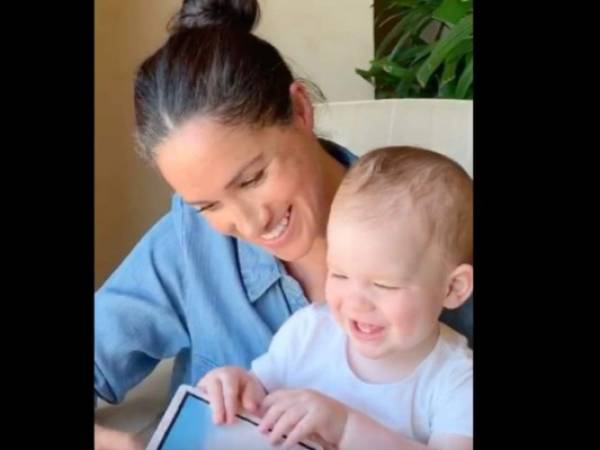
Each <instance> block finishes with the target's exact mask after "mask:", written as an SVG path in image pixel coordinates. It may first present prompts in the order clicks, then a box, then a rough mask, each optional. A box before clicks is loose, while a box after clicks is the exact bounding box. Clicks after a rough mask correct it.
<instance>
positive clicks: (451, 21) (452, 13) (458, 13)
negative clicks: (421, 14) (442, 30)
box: [433, 0, 470, 26]
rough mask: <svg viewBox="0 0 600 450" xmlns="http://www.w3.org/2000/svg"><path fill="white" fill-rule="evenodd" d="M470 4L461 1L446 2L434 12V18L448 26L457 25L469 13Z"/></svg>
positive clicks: (445, 0) (450, 0)
mask: <svg viewBox="0 0 600 450" xmlns="http://www.w3.org/2000/svg"><path fill="white" fill-rule="evenodd" d="M469 12H470V11H469V4H468V3H467V2H465V1H461V0H444V1H443V2H442V4H441V5H440V6H439V8H437V9H436V10H435V11H434V12H433V18H434V19H437V20H439V21H441V22H444V23H445V24H447V25H448V26H453V25H456V24H457V23H458V22H459V21H460V19H462V18H463V17H465V16H466V15H467V13H469Z"/></svg>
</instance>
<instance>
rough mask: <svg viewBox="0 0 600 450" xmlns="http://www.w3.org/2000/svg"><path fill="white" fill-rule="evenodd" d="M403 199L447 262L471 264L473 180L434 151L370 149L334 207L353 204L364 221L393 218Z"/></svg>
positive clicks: (351, 173) (352, 171) (349, 175)
mask: <svg viewBox="0 0 600 450" xmlns="http://www.w3.org/2000/svg"><path fill="white" fill-rule="evenodd" d="M407 201H408V206H409V208H410V211H414V212H417V213H418V214H420V216H421V219H423V221H424V223H425V224H426V226H427V227H428V231H429V233H430V236H431V238H432V239H433V240H434V241H435V242H437V244H439V246H440V248H441V249H442V251H443V252H444V254H445V256H446V257H447V258H448V259H449V261H450V262H452V263H453V264H456V265H459V264H463V263H466V264H472V263H473V181H472V179H471V177H470V176H469V175H468V174H467V172H466V171H465V170H464V169H463V168H462V167H461V166H460V165H459V164H458V163H457V162H455V161H453V160H452V159H450V158H448V157H446V156H444V155H442V154H440V153H436V152H433V151H431V150H426V149H423V148H418V147H410V146H397V147H384V148H379V149H376V150H372V151H370V152H369V153H367V154H365V155H364V156H362V157H361V158H360V159H359V160H358V161H357V162H356V163H355V164H354V165H353V166H352V167H351V168H350V170H349V171H348V173H347V174H346V176H345V177H344V179H343V181H342V183H341V185H340V187H339V190H338V193H337V194H336V198H335V200H334V208H339V206H340V205H343V206H344V207H346V206H351V205H354V206H356V207H357V209H360V211H361V212H360V214H362V215H363V216H364V217H365V218H376V217H394V214H397V213H398V212H399V211H400V208H401V207H403V206H406V205H407Z"/></svg>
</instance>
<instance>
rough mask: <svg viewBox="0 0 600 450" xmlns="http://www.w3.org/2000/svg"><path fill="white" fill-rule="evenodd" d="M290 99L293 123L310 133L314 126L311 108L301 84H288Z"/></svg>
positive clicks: (306, 93)
mask: <svg viewBox="0 0 600 450" xmlns="http://www.w3.org/2000/svg"><path fill="white" fill-rule="evenodd" d="M290 99H291V101H292V108H293V112H292V116H293V123H295V124H297V125H299V126H300V127H302V128H304V129H306V130H308V131H310V132H311V133H312V132H313V125H314V115H313V106H312V103H311V101H310V96H309V95H308V92H307V90H306V87H305V86H304V84H302V82H300V81H298V80H296V81H294V82H293V83H292V84H290Z"/></svg>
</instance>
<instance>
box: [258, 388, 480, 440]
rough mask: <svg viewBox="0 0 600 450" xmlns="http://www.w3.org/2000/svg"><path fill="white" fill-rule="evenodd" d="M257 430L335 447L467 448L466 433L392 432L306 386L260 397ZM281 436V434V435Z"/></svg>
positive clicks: (271, 437)
mask: <svg viewBox="0 0 600 450" xmlns="http://www.w3.org/2000/svg"><path fill="white" fill-rule="evenodd" d="M261 410H262V411H261V412H262V413H263V414H262V416H263V418H262V420H261V423H260V424H259V430H260V431H261V432H262V433H264V434H267V435H268V439H269V441H270V443H271V444H273V445H277V444H281V443H283V444H284V448H289V447H291V446H293V445H295V444H296V443H297V442H299V441H300V440H302V439H305V438H312V436H313V435H317V436H318V437H319V438H320V440H322V441H324V442H326V443H327V444H330V445H332V446H333V447H335V448H339V450H354V449H356V450H363V449H365V448H382V449H388V448H390V449H391V448H394V449H402V450H426V449H431V450H471V449H472V448H473V440H472V438H470V437H465V436H459V435H454V434H441V433H438V434H433V435H432V437H431V439H430V441H429V443H428V445H425V444H422V443H420V442H417V441H415V440H412V439H410V438H407V437H405V436H403V435H401V434H399V433H397V432H394V431H392V430H390V429H388V428H386V427H384V426H383V425H381V424H380V423H378V422H376V421H375V420H373V419H371V418H370V417H368V416H367V415H365V414H362V413H360V412H358V411H356V410H353V409H351V408H349V407H347V406H346V405H344V404H343V403H340V402H338V401H337V400H335V399H333V398H330V397H328V396H326V395H323V394H321V393H320V392H317V391H312V390H308V389H281V390H278V391H275V392H273V393H271V394H269V395H267V396H266V397H265V399H264V401H263V404H262V407H261ZM284 436H285V437H284Z"/></svg>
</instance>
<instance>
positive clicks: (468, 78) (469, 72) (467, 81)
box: [456, 55, 473, 98]
mask: <svg viewBox="0 0 600 450" xmlns="http://www.w3.org/2000/svg"><path fill="white" fill-rule="evenodd" d="M472 84H473V56H472V55H470V57H468V58H467V65H466V66H465V69H464V70H463V73H462V75H461V76H460V78H459V79H458V83H457V84H456V97H457V98H465V96H466V94H467V90H468V89H469V87H471V85H472Z"/></svg>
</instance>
